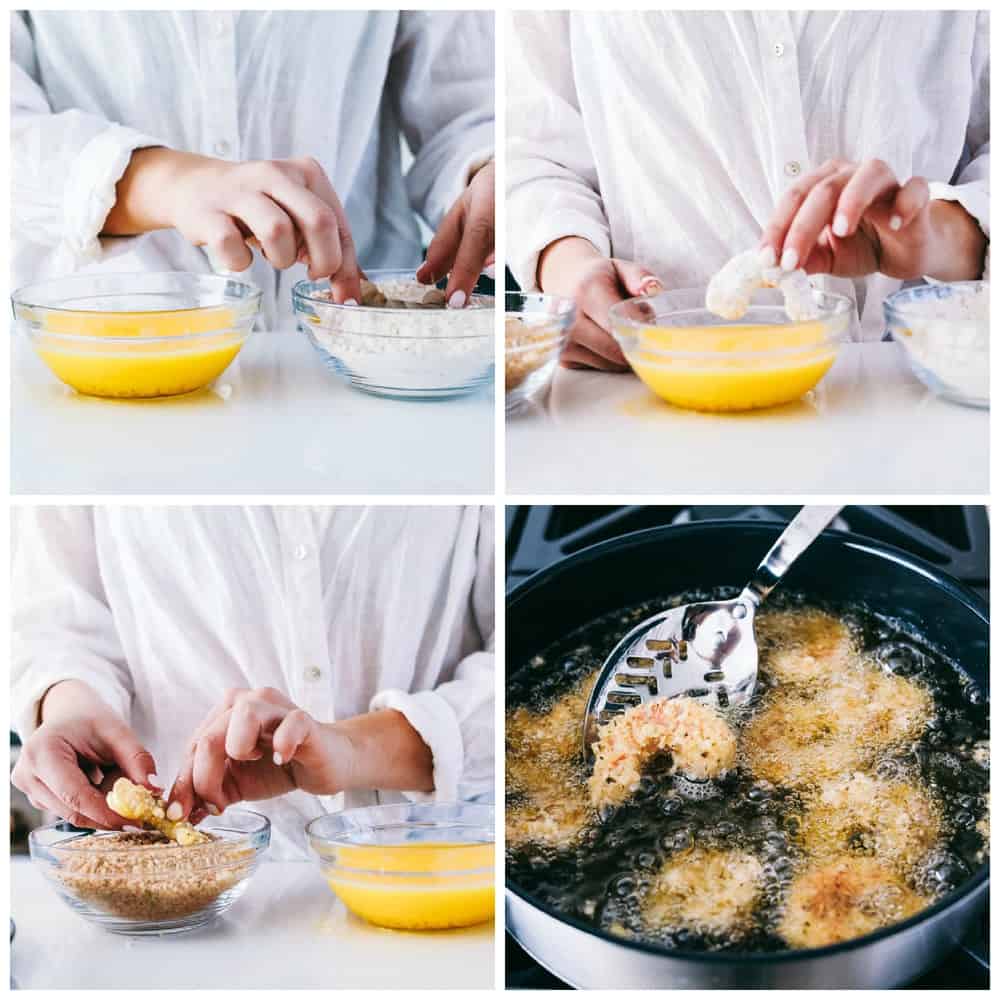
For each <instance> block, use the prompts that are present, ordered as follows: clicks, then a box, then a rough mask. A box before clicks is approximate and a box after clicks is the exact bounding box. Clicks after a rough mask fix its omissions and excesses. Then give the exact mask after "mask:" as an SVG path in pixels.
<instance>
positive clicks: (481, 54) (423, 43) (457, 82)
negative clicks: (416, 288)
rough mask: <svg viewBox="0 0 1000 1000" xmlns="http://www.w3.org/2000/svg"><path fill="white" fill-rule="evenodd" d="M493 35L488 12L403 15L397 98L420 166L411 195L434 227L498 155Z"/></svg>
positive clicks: (396, 56) (393, 84)
mask: <svg viewBox="0 0 1000 1000" xmlns="http://www.w3.org/2000/svg"><path fill="white" fill-rule="evenodd" d="M493 66H494V31H493V14H492V12H488V11H434V12H428V11H403V12H402V13H401V14H400V22H399V30H398V37H397V40H396V47H395V51H394V53H393V57H392V62H391V65H390V68H389V87H390V90H391V97H392V100H393V103H394V105H395V107H396V112H397V114H398V116H399V120H400V124H401V127H402V129H403V134H404V135H405V137H406V141H407V144H408V145H409V147H410V150H411V151H412V153H413V156H414V160H413V164H412V166H411V167H410V170H409V172H408V173H407V176H406V189H407V193H408V195H409V197H410V201H411V203H412V205H413V207H414V209H415V210H416V211H417V212H419V213H420V214H421V215H422V216H423V217H424V219H425V220H426V221H427V223H428V224H429V225H430V226H432V227H436V226H437V225H438V224H439V223H440V222H441V219H442V218H444V216H445V214H446V213H447V211H448V209H450V208H451V206H452V205H453V204H454V202H455V201H456V200H457V199H458V197H459V195H460V194H461V193H462V191H463V190H464V188H465V187H466V185H467V184H468V183H469V180H470V179H471V178H472V175H473V174H474V173H475V172H476V171H477V170H478V169H479V168H480V167H481V166H483V164H485V163H486V162H487V161H488V160H490V159H491V158H492V157H493V153H494V148H495V137H494V72H493Z"/></svg>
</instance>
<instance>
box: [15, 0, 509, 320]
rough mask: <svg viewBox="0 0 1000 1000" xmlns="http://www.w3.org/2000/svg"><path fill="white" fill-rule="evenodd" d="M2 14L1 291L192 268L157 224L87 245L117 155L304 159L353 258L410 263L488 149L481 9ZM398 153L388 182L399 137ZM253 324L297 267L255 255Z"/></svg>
mask: <svg viewBox="0 0 1000 1000" xmlns="http://www.w3.org/2000/svg"><path fill="white" fill-rule="evenodd" d="M12 17H13V20H12V23H11V33H12V38H11V44H12V52H13V65H12V73H11V130H12V149H13V159H12V166H11V178H12V194H13V197H12V206H13V208H12V230H13V252H12V265H13V280H14V284H15V286H17V285H20V284H24V283H26V282H29V281H36V280H41V279H42V278H44V277H52V276H57V275H62V274H66V273H69V272H70V271H75V270H82V269H84V268H85V267H87V266H90V267H94V266H97V267H100V268H102V269H105V270H115V271H141V270H154V269H155V270H170V269H173V270H187V271H207V270H210V264H209V261H208V258H207V256H206V255H205V253H203V252H202V251H201V250H199V249H196V248H194V247H192V246H190V245H189V244H187V243H186V242H185V240H184V238H183V237H182V236H181V235H180V234H179V233H177V232H174V231H163V232H156V233H151V234H147V235H146V236H142V237H139V238H135V239H106V240H99V239H98V235H99V233H100V231H101V228H102V226H103V224H104V220H105V219H106V218H107V215H108V212H109V211H110V209H111V207H112V205H113V204H114V199H115V185H116V183H117V182H118V180H119V178H120V177H121V175H122V174H123V173H124V171H125V168H126V167H127V165H128V161H129V157H130V156H131V154H132V151H133V150H134V149H136V148H139V147H142V146H150V145H166V146H171V147H174V148H176V149H183V150H188V151H190V152H195V153H202V154H205V155H210V156H217V157H224V158H227V159H232V160H251V159H280V158H287V157H296V156H307V155H308V156H314V157H315V158H316V159H318V160H319V162H320V163H321V164H322V165H323V167H324V169H325V170H326V172H327V174H328V175H329V177H330V179H331V181H332V183H333V186H334V187H335V188H336V190H337V192H338V194H339V195H340V198H341V201H342V202H343V203H344V208H345V210H346V212H347V216H348V219H349V220H350V223H351V229H352V233H353V235H354V238H355V242H356V243H357V246H358V254H359V258H360V261H361V264H362V266H363V267H369V268H372V267H410V266H415V265H416V264H417V263H419V261H420V250H421V240H420V234H419V228H418V223H417V218H416V215H415V211H416V212H419V213H420V214H421V215H422V216H423V217H424V218H425V219H426V220H427V221H428V222H429V223H430V224H431V225H432V226H434V225H436V224H437V223H438V222H439V221H440V219H441V217H442V216H443V214H444V213H445V212H446V211H447V210H448V208H450V207H451V205H452V203H453V202H454V200H455V199H456V198H457V197H458V195H459V194H460V193H461V190H462V188H463V187H464V185H465V183H466V182H467V180H468V177H469V174H470V172H471V171H472V170H473V169H474V168H475V167H476V166H478V165H479V164H481V163H483V162H484V161H485V160H486V159H488V157H489V156H490V155H491V154H492V149H493V15H492V13H486V12H457V11H435V12H421V11H413V12H410V11H404V12H398V11H370V12H364V11H355V12H350V11H343V12H336V13H334V12H329V11H326V12H309V11H256V10H255V11H170V12H163V11H158V12H148V11H96V12H93V11H92V12H76V11H65V10H60V11H32V12H31V13H28V14H14V15H12ZM401 134H403V135H405V137H406V141H407V144H408V146H409V147H410V149H411V150H412V152H413V153H414V156H415V159H414V161H413V164H412V166H411V167H410V169H409V170H408V172H407V173H406V175H405V177H404V174H403V168H402V162H401V158H402V154H401V149H400V146H401V143H400V135H401ZM254 257H255V260H254V264H253V267H252V270H251V271H249V272H246V274H247V276H248V277H250V278H251V280H253V281H255V282H256V283H257V284H258V285H259V286H260V287H261V288H262V289H263V291H264V302H263V317H262V323H263V324H264V325H265V326H266V327H268V328H270V327H274V326H276V325H287V324H288V322H289V317H290V315H291V287H292V284H293V283H294V282H295V281H298V280H300V279H302V278H304V277H306V274H305V268H304V266H303V265H301V264H300V265H296V266H295V267H292V268H290V269H289V270H288V271H285V272H275V271H274V270H273V269H272V268H271V267H270V265H269V264H267V262H266V261H265V260H263V258H262V257H261V256H260V254H259V253H255V255H254Z"/></svg>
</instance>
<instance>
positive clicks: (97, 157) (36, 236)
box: [11, 13, 164, 269]
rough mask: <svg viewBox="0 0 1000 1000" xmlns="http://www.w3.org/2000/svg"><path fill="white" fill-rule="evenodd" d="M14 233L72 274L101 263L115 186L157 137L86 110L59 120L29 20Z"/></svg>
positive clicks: (21, 22)
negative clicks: (103, 235) (45, 84)
mask: <svg viewBox="0 0 1000 1000" xmlns="http://www.w3.org/2000/svg"><path fill="white" fill-rule="evenodd" d="M11 17H12V20H11V150H12V154H11V155H12V161H11V178H12V187H11V195H12V197H11V205H12V209H11V214H12V218H11V226H12V230H13V235H14V238H15V240H16V241H17V242H18V243H19V244H22V245H32V244H33V245H35V246H39V247H43V248H46V249H48V250H50V251H52V250H55V251H57V252H58V253H60V254H61V255H62V256H63V257H64V258H65V265H66V266H67V267H68V268H70V269H72V268H74V267H77V266H80V265H81V264H84V263H87V262H89V261H91V260H95V259H97V258H99V257H100V256H101V252H102V247H101V242H100V239H99V236H100V233H101V230H102V229H103V227H104V222H105V220H106V219H107V217H108V213H109V212H110V211H111V208H112V206H113V205H114V203H115V197H116V191H115V186H116V185H117V183H118V181H119V180H120V179H121V177H122V175H123V174H124V173H125V169H126V168H127V167H128V163H129V159H130V158H131V156H132V153H133V151H134V150H136V149H141V148H145V147H149V146H160V145H163V144H164V143H163V142H162V141H160V140H159V139H157V138H156V137H154V136H150V135H145V134H144V133H142V132H140V131H137V130H135V129H132V128H127V127H125V126H124V125H120V124H117V123H115V122H112V121H108V120H107V119H106V118H102V117H101V116H100V115H95V114H91V113H88V112H84V111H81V110H78V109H68V110H65V111H60V112H53V110H52V108H51V107H50V105H49V102H48V99H47V98H46V96H45V93H44V91H43V89H42V87H41V84H40V82H39V79H38V71H37V65H36V60H35V54H34V42H33V39H32V36H31V29H30V23H29V20H28V17H29V15H26V14H17V13H15V14H12V15H11Z"/></svg>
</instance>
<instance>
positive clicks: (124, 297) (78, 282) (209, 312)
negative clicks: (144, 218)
mask: <svg viewBox="0 0 1000 1000" xmlns="http://www.w3.org/2000/svg"><path fill="white" fill-rule="evenodd" d="M11 301H12V304H13V307H14V323H15V327H16V328H17V329H18V330H19V331H21V332H23V333H24V334H25V335H26V336H27V337H28V339H29V340H30V341H31V344H32V346H33V347H34V349H35V351H36V352H37V353H38V356H39V357H40V358H41V359H42V360H43V361H44V362H45V364H46V365H48V367H49V368H50V369H51V371H52V373H53V374H54V375H55V376H56V377H57V378H58V379H59V380H60V381H62V382H65V383H66V385H69V386H72V387H73V388H74V389H76V390H77V391H78V392H81V393H84V394H85V395H88V396H104V397H110V398H114V399H146V398H151V397H155V396H178V395H180V394H182V393H185V392H192V391H194V390H195V389H200V388H202V387H203V386H206V385H208V383H209V382H211V381H212V380H213V379H216V378H218V376H219V375H221V374H222V372H223V371H225V369H226V368H227V367H228V365H229V364H230V363H231V362H232V360H233V359H234V358H235V357H236V355H237V354H239V352H240V348H241V347H242V346H243V344H244V343H245V342H246V339H247V337H249V336H250V332H251V330H252V329H253V324H254V320H255V319H256V318H257V313H258V312H259V310H260V291H259V290H258V289H257V288H256V287H255V286H253V285H251V284H249V283H248V282H245V281H239V280H238V279H236V278H228V277H222V276H219V275H212V274H186V273H182V272H169V271H168V272H153V273H149V274H81V275H76V276H73V277H69V278H58V279H56V280H53V281H45V282H41V283H39V284H36V285H28V286H26V287H24V288H21V289H19V290H18V291H16V292H15V293H14V294H13V296H12V297H11Z"/></svg>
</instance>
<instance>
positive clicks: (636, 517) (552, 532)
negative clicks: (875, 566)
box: [506, 505, 990, 989]
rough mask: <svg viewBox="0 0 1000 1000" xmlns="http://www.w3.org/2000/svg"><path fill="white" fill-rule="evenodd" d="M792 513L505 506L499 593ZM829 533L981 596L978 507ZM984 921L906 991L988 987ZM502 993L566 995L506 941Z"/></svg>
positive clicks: (985, 547)
mask: <svg viewBox="0 0 1000 1000" xmlns="http://www.w3.org/2000/svg"><path fill="white" fill-rule="evenodd" d="M797 510H798V507H794V506H792V507H785V506H746V507H739V506H729V507H722V506H687V507H684V506H677V507H671V506H644V505H642V506H622V507H586V506H582V505H581V506H566V507H540V506H539V507H508V508H507V523H506V535H507V589H508V590H510V589H511V588H513V587H514V586H516V585H517V584H518V583H520V582H521V581H522V580H524V579H526V578H527V577H529V576H531V574H532V573H535V572H537V571H538V570H540V569H544V568H545V567H546V566H548V565H550V564H551V563H553V562H555V561H556V560H558V559H562V558H563V557H564V556H568V555H570V554H572V553H573V552H577V551H579V550H580V549H583V548H586V547H587V546H588V545H593V544H595V543H596V542H601V541H605V540H607V539H610V538H616V537H618V536H619V535H623V534H626V533H628V532H631V531H639V530H641V529H643V528H654V527H660V526H661V525H666V524H687V523H690V522H692V521H704V520H710V519H727V520H728V519H734V520H754V521H773V522H776V523H782V522H787V521H789V520H790V519H791V518H792V517H793V516H794V514H795V512H796V511H797ZM831 527H832V528H833V529H834V530H841V531H851V532H854V533H856V534H859V535H865V536H867V537H868V538H872V539H874V540H876V541H880V542H885V543H887V544H890V545H895V546H896V547H897V548H900V549H903V550H904V551H906V552H909V553H911V554H912V555H915V556H919V557H921V558H922V559H926V560H927V561H928V562H930V563H933V564H934V565H935V566H937V567H938V568H940V569H941V570H943V571H944V572H946V573H949V574H951V575H952V576H954V577H955V578H956V579H958V580H960V581H961V582H962V583H964V584H965V585H966V586H968V587H970V588H972V589H973V590H975V591H977V592H978V593H979V594H980V595H981V596H983V597H988V596H989V562H990V559H989V518H988V515H987V513H986V509H985V507H982V506H959V505H953V506H936V507H918V506H912V505H910V506H906V505H904V506H898V507H875V506H853V507H845V508H844V510H843V511H842V512H841V513H840V515H839V516H838V517H837V519H836V520H835V521H834V523H833V524H832V525H831ZM988 955H989V916H988V911H987V916H986V918H985V919H984V921H983V924H982V926H980V927H979V928H977V929H976V931H975V932H974V934H973V935H972V936H971V937H970V939H969V940H967V941H966V942H964V943H963V945H962V946H959V947H958V948H956V949H955V950H954V951H953V952H952V953H951V954H950V955H949V956H948V957H947V958H946V959H945V960H944V961H943V962H941V963H940V964H939V965H937V966H936V967H935V968H934V969H932V970H931V971H930V972H928V973H927V974H926V975H925V976H924V977H923V978H922V979H920V980H919V981H917V982H915V983H912V984H910V985H911V987H913V988H918V989H919V988H936V989H944V988H950V989H954V988H956V987H958V988H966V989H988V988H989V959H988ZM506 956H507V957H506V970H507V971H506V981H507V988H508V989H569V987H568V986H567V985H566V984H565V983H564V982H562V981H561V980H559V979H557V978H556V977H555V976H553V975H552V974H551V973H550V972H548V971H547V970H546V969H544V968H543V967H542V966H541V965H539V964H538V963H537V962H536V961H535V960H534V959H533V958H532V957H531V956H530V955H528V953H527V952H526V951H524V950H523V949H522V948H521V947H520V946H519V945H518V944H517V942H516V941H515V940H514V939H513V938H512V937H511V936H510V935H509V934H508V935H507V942H506Z"/></svg>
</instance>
